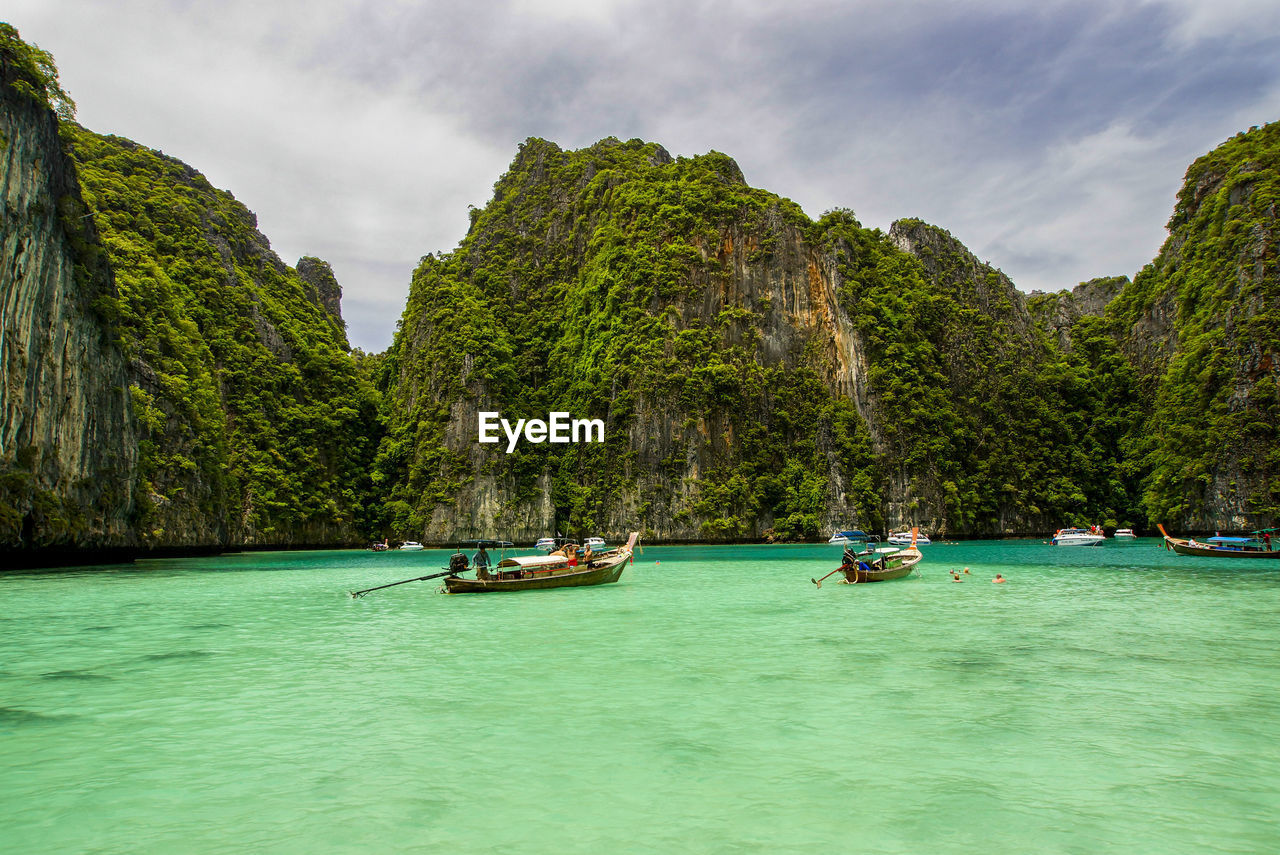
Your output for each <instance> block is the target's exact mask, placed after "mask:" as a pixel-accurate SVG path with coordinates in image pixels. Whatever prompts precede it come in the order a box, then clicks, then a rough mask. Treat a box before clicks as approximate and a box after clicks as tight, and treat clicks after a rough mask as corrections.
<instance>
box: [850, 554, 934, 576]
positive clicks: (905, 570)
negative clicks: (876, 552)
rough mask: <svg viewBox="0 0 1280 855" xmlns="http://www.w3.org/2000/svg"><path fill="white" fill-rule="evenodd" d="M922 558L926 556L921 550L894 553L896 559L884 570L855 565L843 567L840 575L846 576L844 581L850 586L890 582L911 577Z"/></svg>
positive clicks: (886, 563) (889, 561) (889, 562)
mask: <svg viewBox="0 0 1280 855" xmlns="http://www.w3.org/2000/svg"><path fill="white" fill-rule="evenodd" d="M922 558H924V556H923V555H922V554H921V553H920V551H919V550H917V549H904V550H902V551H901V552H897V553H894V558H892V559H890V560H888V561H886V562H885V567H884V569H883V570H881V569H879V568H876V567H872V569H870V570H863V569H862V568H861V567H860V566H858V565H856V564H855V565H853V566H850V567H841V568H840V573H841V575H843V576H844V580H845V581H846V582H848V583H850V584H861V583H863V582H888V581H889V580H891V579H901V578H902V577H903V576H907V575H909V574H910V573H911V571H912V570H914V569H915V567H916V565H917V564H919V563H920V560H921V559H922Z"/></svg>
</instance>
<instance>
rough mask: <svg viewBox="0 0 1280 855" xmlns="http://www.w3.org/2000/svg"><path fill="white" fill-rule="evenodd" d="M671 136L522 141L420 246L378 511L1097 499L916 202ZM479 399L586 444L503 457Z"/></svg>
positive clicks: (873, 506)
mask: <svg viewBox="0 0 1280 855" xmlns="http://www.w3.org/2000/svg"><path fill="white" fill-rule="evenodd" d="M664 154H665V153H664V152H663V151H662V150H661V148H660V147H659V146H655V145H653V144H648V143H641V142H640V141H637V140H633V141H631V142H629V143H621V142H619V141H617V140H604V141H602V142H601V143H598V144H597V145H596V146H593V147H591V148H589V149H584V150H581V151H577V152H565V151H562V150H561V149H559V148H558V147H556V146H554V145H552V144H550V143H547V142H545V141H541V140H530V141H528V142H526V143H525V144H524V146H522V148H521V151H520V153H519V154H518V156H517V157H516V159H515V161H514V162H513V164H512V167H511V170H510V171H509V172H508V173H507V174H506V175H505V176H503V178H502V179H501V180H500V181H499V182H498V184H497V185H496V186H495V189H494V198H493V201H492V202H491V203H490V204H489V205H488V206H487V207H486V208H484V209H482V210H477V211H475V213H474V214H473V221H472V228H471V231H470V233H469V234H468V236H467V238H466V240H464V242H463V244H462V245H461V246H460V247H459V248H458V250H457V251H456V252H454V253H451V254H449V255H447V256H442V257H439V258H435V257H428V258H426V259H424V262H423V265H422V266H421V267H420V268H419V269H418V271H416V273H415V276H414V282H413V287H412V289H411V293H410V299H409V305H408V307H407V308H406V312H405V315H404V318H403V319H402V327H401V331H400V334H399V335H398V336H397V339H396V342H395V344H394V345H393V347H392V349H391V351H389V353H388V355H387V360H386V367H387V369H388V373H387V375H386V377H387V383H386V387H385V391H386V393H387V395H388V396H389V402H388V403H389V410H390V412H391V435H390V436H389V437H388V442H387V444H386V446H385V447H384V454H383V455H382V458H381V474H380V477H381V478H383V479H384V481H385V482H386V483H388V484H390V485H391V487H392V495H391V501H390V502H389V509H390V517H391V519H390V524H391V527H392V530H393V531H395V532H396V533H398V534H399V535H401V536H404V537H413V538H415V539H425V540H429V541H449V540H451V539H458V538H466V537H477V536H494V534H495V532H501V533H503V536H509V537H513V538H516V539H528V538H531V537H536V536H540V535H543V534H547V533H549V532H554V531H557V530H560V531H573V532H575V533H599V534H603V535H606V536H608V537H611V538H617V537H621V536H623V535H624V534H625V533H626V531H627V529H628V528H633V527H639V528H642V529H644V530H645V531H646V532H647V535H648V536H649V537H650V538H661V539H668V540H693V539H712V540H715V539H722V540H733V539H758V538H760V537H762V536H764V535H765V533H766V532H769V531H770V530H772V533H773V534H774V535H776V536H779V537H782V538H784V539H786V538H812V537H815V536H817V535H818V534H819V533H820V532H823V531H827V530H829V529H830V528H833V527H836V526H848V525H861V526H864V527H867V528H873V529H879V528H883V527H886V526H890V527H899V526H906V525H910V524H918V525H921V526H923V527H926V528H928V529H929V530H930V531H931V532H933V533H936V534H945V533H960V534H991V533H1028V532H1035V531H1044V530H1046V529H1047V530H1052V528H1053V526H1055V525H1058V524H1061V520H1062V518H1063V517H1064V516H1065V515H1067V514H1070V513H1076V514H1082V515H1083V514H1090V515H1093V514H1101V511H1100V510H1097V509H1098V508H1100V507H1103V506H1104V505H1105V504H1106V503H1107V502H1110V501H1112V499H1113V498H1114V497H1112V496H1109V495H1102V494H1092V493H1089V492H1088V491H1087V490H1084V491H1082V490H1080V489H1077V488H1076V487H1075V486H1073V485H1072V484H1071V483H1070V478H1071V473H1072V470H1073V461H1072V458H1073V455H1076V454H1077V453H1085V452H1084V449H1082V448H1078V447H1077V443H1078V442H1083V441H1084V440H1077V438H1073V431H1074V432H1077V433H1078V432H1080V431H1079V430H1078V428H1077V427H1076V425H1075V424H1074V422H1073V420H1074V419H1077V418H1083V417H1084V416H1083V414H1081V415H1076V416H1073V415H1070V411H1071V407H1073V406H1074V405H1075V402H1074V401H1071V402H1070V405H1069V403H1068V393H1069V392H1070V391H1071V390H1070V389H1069V388H1068V387H1069V386H1071V385H1072V381H1071V379H1070V378H1069V377H1067V375H1065V374H1064V373H1063V372H1061V371H1059V370H1057V368H1056V360H1057V359H1058V355H1057V352H1056V349H1055V348H1054V346H1053V344H1052V342H1050V341H1049V340H1048V339H1047V338H1046V337H1045V335H1044V333H1043V332H1042V331H1041V330H1040V329H1039V328H1038V327H1037V326H1036V325H1035V324H1033V323H1032V319H1031V315H1030V313H1029V311H1028V309H1027V306H1026V302H1025V299H1024V298H1023V296H1022V295H1021V294H1020V293H1019V292H1018V291H1017V290H1016V289H1015V288H1014V287H1013V284H1012V283H1011V282H1010V281H1009V280H1008V278H1007V277H1005V276H1004V275H1003V274H1001V273H1000V272H999V271H997V270H994V269H992V268H990V267H989V266H987V265H984V264H982V263H980V262H979V261H978V260H977V259H976V258H974V256H973V255H972V253H970V252H968V250H966V249H965V248H964V247H963V245H961V244H960V243H959V241H957V240H955V238H953V237H952V236H951V235H950V234H948V233H947V232H945V231H944V230H942V229H938V228H936V227H934V226H930V225H928V224H925V223H922V222H920V221H916V220H905V221H901V222H899V223H896V224H895V225H894V226H893V228H892V229H891V231H890V233H889V234H888V235H885V234H883V233H881V232H878V231H876V230H869V229H864V228H862V227H861V226H860V225H859V224H858V222H857V220H856V218H855V217H854V216H853V215H852V213H851V212H847V211H835V212H830V213H829V214H827V215H825V216H824V217H823V218H822V219H821V220H819V221H817V222H814V221H811V220H809V218H808V217H806V216H805V215H804V214H803V213H802V212H800V211H799V209H798V208H796V207H795V206H794V205H793V204H792V203H790V202H788V201H787V200H785V199H781V198H779V197H777V196H774V195H772V194H769V193H766V192H764V191H760V190H756V189H754V188H751V187H749V186H747V185H746V184H745V182H744V181H743V178H742V174H741V171H740V170H739V169H738V167H737V165H736V164H735V163H734V162H733V161H732V160H731V159H729V158H727V157H725V156H724V155H720V154H717V153H712V154H709V155H706V156H703V157H698V158H691V159H686V158H679V159H676V160H671V159H670V158H669V156H664ZM481 411H500V412H502V413H503V415H504V416H506V417H508V418H509V419H510V420H511V421H512V422H514V421H515V420H516V418H545V417H546V414H547V413H548V412H551V411H564V412H569V413H571V414H572V415H574V416H576V417H598V418H601V419H603V420H604V421H605V424H606V435H607V441H606V443H605V447H604V448H603V449H601V448H597V447H591V446H570V447H569V448H567V449H565V448H552V447H549V446H548V445H541V446H531V445H529V444H528V443H525V444H524V445H522V446H520V447H519V448H518V449H517V451H516V452H515V453H513V454H511V455H507V454H506V453H505V448H503V447H496V446H494V445H487V444H481V443H479V442H477V426H478V414H479V412H481ZM1050 441H1051V442H1055V443H1057V444H1058V446H1059V448H1058V449H1055V448H1053V447H1052V446H1051V445H1050V444H1049V442H1050ZM503 446H505V442H504V443H503ZM1094 450H1096V449H1094V448H1093V446H1092V445H1090V451H1094ZM1114 513H1116V512H1112V515H1114Z"/></svg>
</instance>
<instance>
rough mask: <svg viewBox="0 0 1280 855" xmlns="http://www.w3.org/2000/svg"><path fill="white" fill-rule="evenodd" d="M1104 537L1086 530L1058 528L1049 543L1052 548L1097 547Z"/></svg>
mask: <svg viewBox="0 0 1280 855" xmlns="http://www.w3.org/2000/svg"><path fill="white" fill-rule="evenodd" d="M1106 539H1107V538H1106V535H1104V534H1100V533H1098V532H1096V531H1090V530H1089V529H1087V528H1060V529H1058V531H1057V532H1056V533H1055V534H1054V535H1053V540H1051V541H1049V542H1050V543H1052V544H1053V545H1054V546H1097V545H1098V544H1099V543H1102V542H1103V541H1104V540H1106Z"/></svg>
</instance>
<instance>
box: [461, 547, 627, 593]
mask: <svg viewBox="0 0 1280 855" xmlns="http://www.w3.org/2000/svg"><path fill="white" fill-rule="evenodd" d="M635 541H636V536H635V535H634V534H633V535H632V536H631V540H630V541H628V543H627V545H626V546H624V547H621V548H619V549H616V550H613V551H611V552H606V553H604V554H603V555H601V556H600V557H598V558H593V559H592V560H591V563H590V565H589V566H587V567H575V568H572V569H570V570H567V571H565V570H552V571H550V572H540V571H532V572H526V573H525V574H524V575H523V576H522V577H521V578H517V579H501V578H493V579H464V578H463V577H461V576H447V577H445V580H444V589H445V592H446V593H449V594H487V593H497V592H503V591H540V590H543V589H546V588H581V587H584V586H587V585H609V584H612V583H614V582H616V581H618V579H619V578H620V577H621V576H622V571H623V570H625V569H627V562H629V561H630V560H631V554H632V549H633V548H634V546H635Z"/></svg>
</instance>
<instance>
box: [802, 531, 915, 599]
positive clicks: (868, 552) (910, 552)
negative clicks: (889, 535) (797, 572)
mask: <svg viewBox="0 0 1280 855" xmlns="http://www.w3.org/2000/svg"><path fill="white" fill-rule="evenodd" d="M912 533H913V535H914V534H915V530H914V529H912ZM856 546H861V547H862V550H861V551H856V552H855V551H854V547H856ZM923 558H924V555H923V554H922V553H921V552H920V550H919V549H917V548H916V545H915V540H914V537H913V539H912V541H911V545H910V546H908V547H906V548H905V549H892V550H888V551H886V550H884V549H877V548H876V546H875V544H874V542H872V541H871V540H870V539H868V540H865V541H863V542H862V543H861V544H859V543H858V542H857V541H851V542H850V545H849V547H847V548H846V549H845V551H844V560H843V562H842V563H841V564H840V566H839V567H837V568H836V569H835V570H832V571H831V572H830V573H828V574H827V575H826V576H823V577H822V579H810V580H809V581H811V582H813V584H815V585H817V586H818V587H819V588H821V587H822V580H823V579H826V578H827V577H828V576H833V575H835V574H836V573H839V574H841V575H842V576H844V579H843V580H842V582H841V584H849V585H856V584H859V583H863V582H887V581H889V580H891V579H901V578H902V577H904V576H907V575H909V574H910V573H911V571H912V570H914V569H915V566H916V565H917V564H919V563H920V561H921V560H922V559H923Z"/></svg>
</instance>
